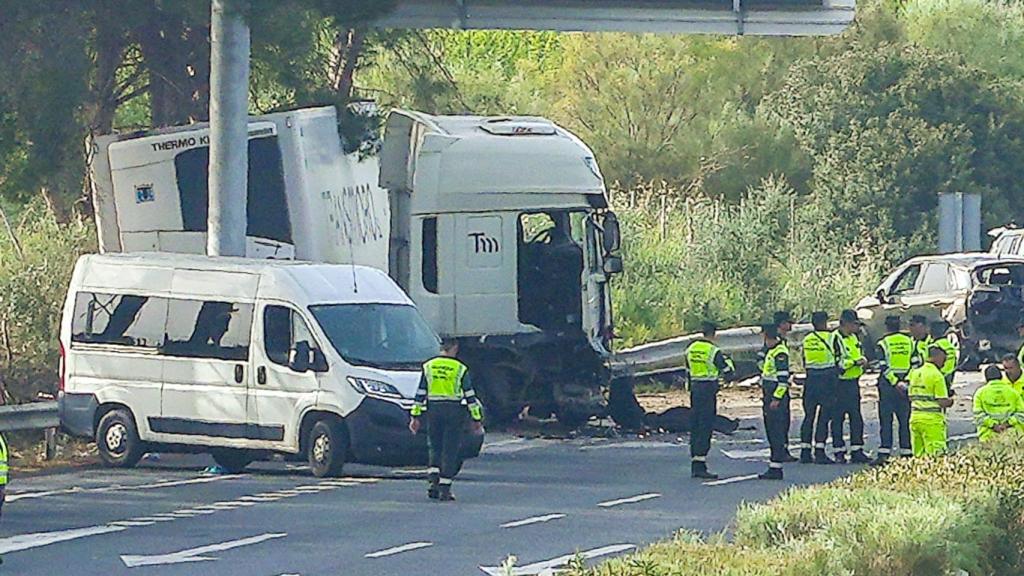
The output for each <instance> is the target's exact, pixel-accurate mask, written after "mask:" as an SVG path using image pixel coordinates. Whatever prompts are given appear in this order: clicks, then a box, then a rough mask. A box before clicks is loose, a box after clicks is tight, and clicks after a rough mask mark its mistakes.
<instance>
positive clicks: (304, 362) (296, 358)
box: [288, 342, 311, 374]
mask: <svg viewBox="0 0 1024 576" xmlns="http://www.w3.org/2000/svg"><path fill="white" fill-rule="evenodd" d="M310 356H311V352H310V349H309V342H296V343H295V349H294V350H292V357H291V360H290V361H289V362H288V367H289V368H291V369H292V370H293V371H295V372H298V373H300V374H301V373H304V372H309V359H310Z"/></svg>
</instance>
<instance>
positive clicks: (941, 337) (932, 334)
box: [928, 320, 960, 396]
mask: <svg viewBox="0 0 1024 576" xmlns="http://www.w3.org/2000/svg"><path fill="white" fill-rule="evenodd" d="M928 332H929V334H928V336H929V338H928V341H929V344H930V345H931V346H938V347H940V348H942V349H943V350H945V351H946V363H945V364H943V365H942V366H941V367H939V370H941V371H942V375H943V376H945V378H946V388H947V389H949V394H950V396H952V395H953V394H954V391H953V378H954V377H955V376H956V367H957V365H958V363H959V361H960V349H959V348H957V346H956V344H953V342H952V341H951V340H950V339H949V323H948V322H946V321H945V320H938V321H936V322H932V323H931V325H930V326H929V328H928Z"/></svg>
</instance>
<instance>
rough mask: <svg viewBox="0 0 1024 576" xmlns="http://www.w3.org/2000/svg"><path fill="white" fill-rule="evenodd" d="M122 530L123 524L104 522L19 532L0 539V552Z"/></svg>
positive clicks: (5, 552)
mask: <svg viewBox="0 0 1024 576" xmlns="http://www.w3.org/2000/svg"><path fill="white" fill-rule="evenodd" d="M123 530H127V528H125V527H124V526H114V525H111V524H104V525H103V526H89V527H88V528H74V529H72V530H58V531H56V532H36V533H34V534H20V535H18V536H11V537H10V538H3V539H0V554H7V553H8V552H18V551H20V550H28V549H30V548H38V547H40V546H46V545H48V544H56V543H57V542H67V541H68V540H77V539H79V538H85V537H87V536H98V535H100V534H110V533H112V532H121V531H123Z"/></svg>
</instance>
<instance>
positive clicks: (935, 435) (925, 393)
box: [907, 346, 953, 457]
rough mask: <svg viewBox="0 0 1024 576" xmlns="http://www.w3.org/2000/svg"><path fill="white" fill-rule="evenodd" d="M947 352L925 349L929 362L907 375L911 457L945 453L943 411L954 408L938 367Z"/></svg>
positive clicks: (943, 360)
mask: <svg viewBox="0 0 1024 576" xmlns="http://www.w3.org/2000/svg"><path fill="white" fill-rule="evenodd" d="M945 362H946V351H945V350H943V349H942V348H941V347H939V346H932V347H930V348H928V361H927V362H925V363H924V365H923V366H921V368H919V369H917V370H915V371H914V372H913V373H912V374H911V375H910V386H909V387H908V389H907V393H908V395H909V397H910V444H911V446H913V448H914V456H915V457H920V456H934V455H936V454H942V453H944V452H945V451H946V409H947V408H949V407H950V406H952V405H953V399H952V398H950V397H949V390H948V389H947V388H946V378H945V376H943V375H942V370H941V366H942V365H943V364H945Z"/></svg>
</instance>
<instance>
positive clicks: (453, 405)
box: [427, 400, 468, 484]
mask: <svg viewBox="0 0 1024 576" xmlns="http://www.w3.org/2000/svg"><path fill="white" fill-rule="evenodd" d="M467 417H468V413H467V412H466V407H465V406H463V405H462V402H457V401H439V400H432V401H431V402H430V407H429V409H428V410H427V447H428V449H429V458H430V463H429V466H430V467H431V468H438V469H440V471H441V474H440V476H441V479H442V480H447V481H448V482H442V483H444V484H448V483H450V481H451V480H452V479H453V478H455V472H456V470H458V467H459V457H460V452H461V451H462V436H463V434H464V432H465V429H466V420H467Z"/></svg>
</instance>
